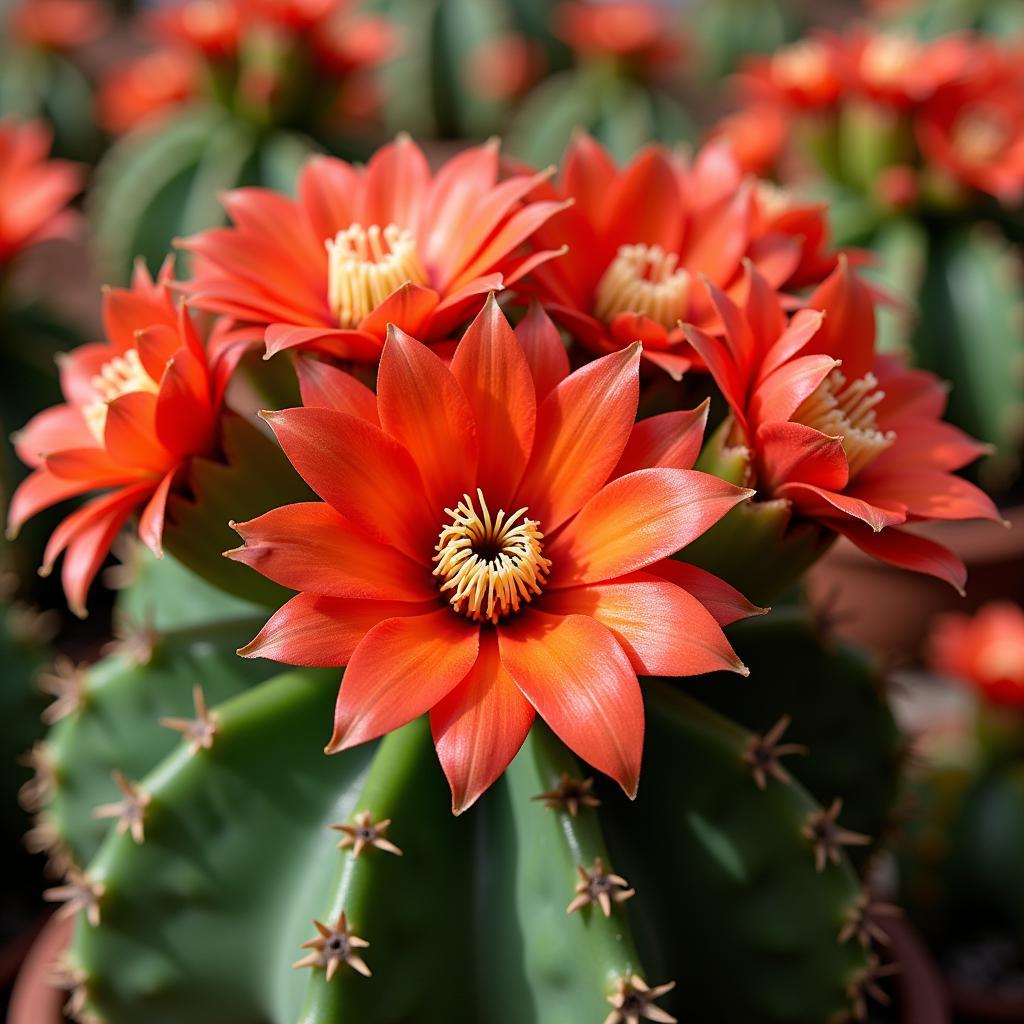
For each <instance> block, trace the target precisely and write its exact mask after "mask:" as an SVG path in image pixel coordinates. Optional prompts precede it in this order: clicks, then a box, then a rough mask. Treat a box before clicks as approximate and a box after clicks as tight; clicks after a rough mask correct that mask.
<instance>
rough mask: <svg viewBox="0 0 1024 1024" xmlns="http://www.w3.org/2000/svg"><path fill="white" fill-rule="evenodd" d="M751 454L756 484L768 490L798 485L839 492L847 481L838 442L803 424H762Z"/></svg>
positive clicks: (844, 454)
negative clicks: (754, 466) (755, 457)
mask: <svg viewBox="0 0 1024 1024" xmlns="http://www.w3.org/2000/svg"><path fill="white" fill-rule="evenodd" d="M755 450H756V453H757V460H758V480H759V482H760V483H761V484H763V485H764V486H765V487H767V488H768V489H769V490H774V489H775V488H777V487H780V486H781V485H782V484H785V483H789V482H797V481H798V482H800V483H805V484H814V485H815V486H816V487H824V488H825V489H826V490H830V491H841V490H843V489H844V488H845V487H846V485H847V483H848V481H849V479H850V465H849V463H848V462H847V459H846V452H845V450H844V449H843V441H842V438H839V437H829V435H828V434H823V433H822V432H821V431H820V430H815V429H814V427H808V426H806V425H804V424H803V423H764V424H762V425H761V426H760V427H758V428H757V444H756V446H755Z"/></svg>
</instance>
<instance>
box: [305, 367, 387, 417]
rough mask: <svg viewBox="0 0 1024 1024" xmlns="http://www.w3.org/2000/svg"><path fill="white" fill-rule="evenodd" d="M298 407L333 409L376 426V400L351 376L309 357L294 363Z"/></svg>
mask: <svg viewBox="0 0 1024 1024" xmlns="http://www.w3.org/2000/svg"><path fill="white" fill-rule="evenodd" d="M295 370H296V373H297V374H298V378H299V391H300V393H301V394H302V404H303V405H305V406H307V407H309V408H314V409H335V410H337V411H338V412H347V413H348V414H349V415H350V416H358V417H360V418H361V419H364V420H366V421H367V422H368V423H372V424H373V425H374V426H378V425H379V420H378V418H377V396H376V395H375V394H374V393H373V392H372V391H371V390H370V389H369V388H368V387H367V386H366V385H365V384H363V383H362V382H361V381H358V380H356V378H355V377H353V376H352V374H351V373H346V372H345V371H344V370H342V369H339V368H338V367H337V366H331V364H330V363H324V362H321V361H320V360H319V359H315V358H313V357H312V356H299V357H298V358H297V359H296V360H295Z"/></svg>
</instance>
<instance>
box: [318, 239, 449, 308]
mask: <svg viewBox="0 0 1024 1024" xmlns="http://www.w3.org/2000/svg"><path fill="white" fill-rule="evenodd" d="M325 245H326V246H327V300H328V302H329V303H330V307H331V309H332V311H333V312H334V315H335V317H336V318H337V320H338V326H339V327H346V328H351V327H356V326H358V324H359V322H360V321H361V320H362V319H363V317H365V316H367V315H368V314H370V313H372V312H373V310H374V309H376V308H377V306H379V305H380V304H381V303H382V302H383V301H384V300H385V299H386V298H387V297H388V296H389V295H390V294H391V293H392V292H394V291H395V290H396V289H398V288H401V287H402V285H404V284H408V283H409V282H412V283H414V284H427V283H428V280H429V279H428V278H427V273H426V271H425V270H424V269H423V264H422V263H421V262H420V258H419V254H418V252H417V250H416V239H415V238H413V236H412V234H411V233H410V232H409V231H407V230H403V229H402V228H399V227H397V226H396V225H395V224H389V225H388V226H387V227H386V228H383V229H382V228H380V227H379V226H378V225H376V224H371V225H370V227H368V228H364V227H363V226H362V225H361V224H353V225H352V226H351V227H349V228H347V229H346V230H344V231H339V232H338V233H337V235H335V236H334V238H329V239H327V241H326V243H325Z"/></svg>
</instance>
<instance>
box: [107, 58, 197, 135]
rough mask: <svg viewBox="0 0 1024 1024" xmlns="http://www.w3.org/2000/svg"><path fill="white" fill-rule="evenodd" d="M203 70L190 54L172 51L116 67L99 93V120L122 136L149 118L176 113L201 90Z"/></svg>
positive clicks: (114, 132) (114, 133) (109, 130)
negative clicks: (175, 111) (171, 112)
mask: <svg viewBox="0 0 1024 1024" xmlns="http://www.w3.org/2000/svg"><path fill="white" fill-rule="evenodd" d="M201 85H202V68H201V67H200V65H199V63H198V61H196V59H195V58H194V57H193V56H192V55H191V54H189V53H185V52H182V51H180V50H175V49H172V48H169V47H165V48H163V49H159V50H154V51H153V52H152V53H147V54H145V55H144V56H142V57H136V58H133V59H132V60H129V61H127V62H126V63H124V64H120V65H117V66H115V67H114V68H113V69H112V70H111V71H110V72H109V73H108V74H106V75H105V76H104V77H103V79H102V80H101V82H100V85H99V89H98V90H97V93H96V119H97V121H99V124H100V126H101V127H102V128H103V130H104V131H105V132H109V133H110V134H111V135H123V134H124V133H125V132H129V131H131V130H132V129H133V128H136V127H138V126H139V125H140V124H142V123H144V122H145V121H148V120H149V119H150V118H153V117H156V116H158V115H160V114H166V113H168V112H169V111H172V110H176V109H177V108H178V107H181V106H182V105H183V104H185V103H187V102H188V101H189V100H193V99H195V98H196V97H197V96H198V95H199V93H200V90H201Z"/></svg>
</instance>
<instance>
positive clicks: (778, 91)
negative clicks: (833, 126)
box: [739, 33, 845, 111]
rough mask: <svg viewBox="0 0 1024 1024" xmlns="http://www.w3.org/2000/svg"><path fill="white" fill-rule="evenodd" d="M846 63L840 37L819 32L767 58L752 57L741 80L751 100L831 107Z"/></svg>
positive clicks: (811, 108)
mask: <svg viewBox="0 0 1024 1024" xmlns="http://www.w3.org/2000/svg"><path fill="white" fill-rule="evenodd" d="M844 63H845V62H844V53H843V47H842V44H841V42H840V40H839V39H838V38H836V37H835V36H833V35H830V34H828V33H819V34H817V35H814V36H811V37H809V38H807V39H801V40H798V41H797V42H795V43H790V44H789V45H788V46H783V47H781V48H780V49H778V50H776V51H775V53H773V54H771V55H770V56H768V57H751V58H750V59H749V60H748V61H747V62H746V63H745V65H744V68H743V71H742V73H741V74H740V79H739V80H740V84H741V86H742V88H743V91H744V92H745V93H746V94H747V96H748V97H749V98H750V99H751V100H752V101H766V102H770V103H778V104H781V105H783V106H785V107H790V108H793V109H797V110H809V111H817V110H828V109H830V108H832V107H833V106H834V105H835V103H836V101H837V100H838V99H839V97H840V95H841V94H842V91H843V84H844V70H845V68H844Z"/></svg>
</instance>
